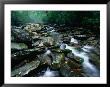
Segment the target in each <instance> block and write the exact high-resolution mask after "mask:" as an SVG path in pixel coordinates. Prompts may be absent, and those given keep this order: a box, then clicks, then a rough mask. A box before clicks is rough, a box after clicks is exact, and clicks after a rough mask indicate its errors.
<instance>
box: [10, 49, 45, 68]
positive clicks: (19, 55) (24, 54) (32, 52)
mask: <svg viewBox="0 0 110 87" xmlns="http://www.w3.org/2000/svg"><path fill="white" fill-rule="evenodd" d="M42 53H44V50H43V49H41V48H34V49H27V50H21V51H18V52H15V53H12V54H11V66H12V67H14V66H15V65H17V64H19V63H20V62H21V61H23V60H32V59H33V58H34V59H35V58H36V56H37V55H38V54H42Z"/></svg>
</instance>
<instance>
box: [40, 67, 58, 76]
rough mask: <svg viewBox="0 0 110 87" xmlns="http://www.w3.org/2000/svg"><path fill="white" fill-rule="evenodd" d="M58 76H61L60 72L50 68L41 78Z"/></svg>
mask: <svg viewBox="0 0 110 87" xmlns="http://www.w3.org/2000/svg"><path fill="white" fill-rule="evenodd" d="M56 76H59V74H58V71H52V70H50V68H49V67H47V70H46V71H45V72H44V74H43V75H42V76H40V77H56Z"/></svg>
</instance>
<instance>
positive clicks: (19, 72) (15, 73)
mask: <svg viewBox="0 0 110 87" xmlns="http://www.w3.org/2000/svg"><path fill="white" fill-rule="evenodd" d="M39 64H40V61H38V60H35V61H32V62H29V63H27V64H25V65H23V66H21V67H19V68H16V69H14V70H11V76H12V77H23V76H25V75H26V74H28V73H29V72H30V71H32V70H34V69H36V68H37V67H38V66H39Z"/></svg>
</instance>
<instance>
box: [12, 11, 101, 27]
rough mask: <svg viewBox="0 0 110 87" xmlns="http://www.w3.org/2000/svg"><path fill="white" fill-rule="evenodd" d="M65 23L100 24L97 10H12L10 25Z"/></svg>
mask: <svg viewBox="0 0 110 87" xmlns="http://www.w3.org/2000/svg"><path fill="white" fill-rule="evenodd" d="M30 22H31V23H44V24H45V23H46V24H66V25H69V26H70V25H71V26H78V27H80V26H85V27H86V26H91V27H92V26H100V12H99V11H12V12H11V25H16V26H19V25H22V24H25V23H30Z"/></svg>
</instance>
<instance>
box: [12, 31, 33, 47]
mask: <svg viewBox="0 0 110 87" xmlns="http://www.w3.org/2000/svg"><path fill="white" fill-rule="evenodd" d="M11 34H12V36H13V37H14V40H15V41H14V42H18V43H25V44H26V45H28V47H31V44H32V37H31V36H30V35H29V33H27V32H26V31H24V30H21V29H12V30H11Z"/></svg>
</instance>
